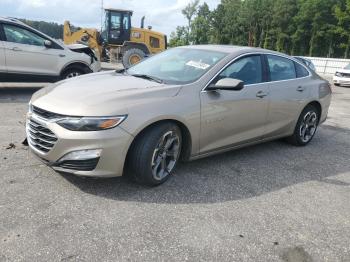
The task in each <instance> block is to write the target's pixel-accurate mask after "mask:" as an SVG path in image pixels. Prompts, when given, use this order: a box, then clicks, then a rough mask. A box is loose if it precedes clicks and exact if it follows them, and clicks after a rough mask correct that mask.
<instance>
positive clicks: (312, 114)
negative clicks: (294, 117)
mask: <svg viewBox="0 0 350 262" xmlns="http://www.w3.org/2000/svg"><path fill="white" fill-rule="evenodd" d="M319 121H320V112H319V110H318V109H317V108H316V107H315V106H313V105H308V106H307V107H305V109H304V110H303V112H301V114H300V116H299V119H298V122H297V124H296V127H295V130H294V133H293V135H292V136H290V137H288V138H287V141H288V142H289V143H290V144H292V145H295V146H306V145H307V144H308V143H310V142H311V140H312V139H313V137H314V135H315V133H316V131H317V127H318V124H319Z"/></svg>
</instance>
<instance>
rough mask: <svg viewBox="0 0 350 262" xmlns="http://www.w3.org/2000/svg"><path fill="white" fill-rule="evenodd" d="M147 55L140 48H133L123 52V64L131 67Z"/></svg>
mask: <svg viewBox="0 0 350 262" xmlns="http://www.w3.org/2000/svg"><path fill="white" fill-rule="evenodd" d="M145 56H146V54H145V52H143V51H142V50H141V49H138V48H131V49H129V50H127V51H125V53H124V54H123V65H124V67H125V68H129V67H131V66H132V65H134V64H137V63H139V62H140V61H141V60H142V59H143V58H144V57H145Z"/></svg>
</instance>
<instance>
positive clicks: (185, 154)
mask: <svg viewBox="0 0 350 262" xmlns="http://www.w3.org/2000/svg"><path fill="white" fill-rule="evenodd" d="M162 123H174V124H175V125H177V126H178V127H179V128H180V130H181V135H182V148H181V153H180V158H181V160H183V161H188V160H189V159H190V157H191V153H192V135H191V132H190V130H189V128H188V127H187V126H186V125H185V124H184V123H183V122H182V121H179V120H178V119H174V118H167V119H161V120H156V121H153V122H151V123H148V124H147V125H145V126H144V127H143V128H141V129H140V130H139V131H138V132H137V133H136V135H135V136H134V138H133V139H132V141H131V143H130V145H129V147H128V150H127V154H126V158H128V156H129V152H130V148H131V147H132V145H133V144H134V143H135V142H136V141H137V140H138V138H139V137H141V136H142V135H143V134H144V133H145V132H146V131H147V130H149V129H150V128H153V127H154V126H157V125H159V124H162Z"/></svg>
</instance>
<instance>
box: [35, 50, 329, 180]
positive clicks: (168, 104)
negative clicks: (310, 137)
mask: <svg viewBox="0 0 350 262" xmlns="http://www.w3.org/2000/svg"><path fill="white" fill-rule="evenodd" d="M184 48H199V49H203V50H221V51H223V52H227V56H226V57H224V58H223V59H222V60H221V61H219V62H218V63H217V64H216V65H214V66H213V67H212V68H211V69H210V70H209V71H208V72H207V73H205V74H204V75H203V76H202V77H201V78H199V79H198V80H196V81H194V82H193V83H189V84H184V85H170V84H162V83H157V82H154V81H150V80H146V79H142V78H137V77H134V76H130V75H127V74H121V73H116V72H114V71H110V72H101V73H96V74H90V75H84V76H81V77H77V78H75V79H71V80H65V81H61V82H59V83H56V84H53V85H51V86H49V87H47V88H44V89H42V90H40V91H38V92H37V93H35V94H34V95H33V97H32V99H31V103H32V104H33V105H34V106H36V107H39V108H42V109H44V110H48V111H50V112H54V113H58V114H62V115H69V116H96V117H98V116H118V115H127V118H126V120H125V121H123V122H122V123H121V124H120V125H119V126H118V127H117V128H113V129H111V130H108V132H107V131H98V132H74V131H69V130H65V129H63V128H62V127H60V126H58V125H57V124H56V123H49V125H50V128H52V130H53V131H54V132H56V133H57V134H58V135H59V139H60V140H61V139H62V140H63V141H62V142H61V143H62V146H57V147H55V148H54V149H53V150H52V152H50V153H49V154H48V155H46V154H43V155H41V158H44V159H47V160H48V161H50V162H55V161H57V160H58V159H59V157H62V154H64V153H67V152H68V151H69V150H75V149H95V148H96V146H98V145H101V147H102V148H104V147H106V148H107V149H106V150H107V153H106V154H108V156H106V155H105V154H103V155H104V156H105V157H106V159H107V160H106V161H112V160H111V159H112V158H113V157H115V161H116V162H117V163H118V167H116V166H114V167H113V168H112V169H113V170H114V175H121V174H120V170H122V169H123V167H124V162H123V161H124V160H125V157H126V154H127V152H128V149H129V147H130V145H131V143H132V142H133V141H134V139H135V138H136V137H137V136H139V135H140V134H141V133H142V132H143V131H144V130H145V129H146V128H147V127H149V126H151V125H153V124H155V123H158V122H159V121H174V122H175V123H179V124H181V127H183V128H186V129H187V130H188V132H189V134H190V137H191V143H190V145H188V146H190V150H189V151H190V155H189V159H190V160H192V159H197V158H201V157H204V156H207V155H211V154H215V153H219V152H224V151H226V150H229V149H231V148H239V147H242V146H246V145H250V144H255V143H258V142H262V141H268V140H271V139H273V138H276V137H283V136H287V135H291V134H292V133H293V131H294V129H295V125H296V122H297V120H298V117H299V115H300V113H301V111H302V110H303V109H304V108H305V106H306V105H307V104H309V103H311V102H316V103H319V104H320V106H321V111H322V114H321V121H320V122H323V121H324V120H325V119H326V117H327V113H328V107H329V104H330V99H331V91H330V88H329V86H328V82H327V81H325V80H323V79H322V78H320V77H319V76H318V75H317V74H316V73H314V72H311V70H308V72H309V76H307V77H303V78H299V79H295V80H286V81H276V82H264V83H260V84H252V85H246V86H245V87H244V88H243V89H242V90H241V91H225V90H219V91H208V90H206V87H207V86H208V85H209V84H210V83H211V82H212V81H213V79H214V78H215V77H216V75H217V74H218V73H219V72H220V71H222V70H223V69H224V68H225V67H226V66H227V65H228V64H230V63H232V62H234V61H235V60H236V59H237V58H238V57H240V56H241V55H246V54H262V55H265V54H278V55H280V56H284V57H285V58H288V59H291V60H292V61H295V62H297V60H295V59H293V58H290V57H288V56H286V55H283V54H280V53H277V52H273V51H268V50H263V49H255V48H246V47H244V48H240V47H228V46H223V47H221V46H192V47H184ZM297 63H299V62H297ZM304 67H305V66H304ZM305 68H306V67H305ZM299 87H303V90H302V91H300V90H299V89H298V88H299ZM259 91H264V92H265V93H266V94H267V95H266V96H265V97H263V98H259V97H257V93H258V92H259ZM29 117H30V116H29ZM44 122H45V121H44ZM104 132H106V133H104ZM121 134H122V135H121ZM105 135H106V137H107V139H106V140H107V144H108V141H109V139H108V137H115V136H116V137H120V140H118V139H117V140H118V141H119V142H118V144H115V143H113V142H112V141H109V142H110V143H111V144H113V145H114V146H113V148H114V150H115V151H116V152H117V154H116V155H113V154H112V153H111V151H110V147H109V146H107V145H106V143H105V141H102V140H103V139H104V136H105ZM93 137H96V139H102V140H101V143H100V144H99V143H98V142H97V140H96V141H92V140H93ZM79 139H81V140H82V142H81V144H79ZM89 139H92V140H91V141H90V140H89ZM121 140H122V141H121ZM90 142H91V143H90ZM70 143H71V144H70ZM66 147H67V150H65V148H66ZM116 147H118V149H117V148H116ZM56 148H57V149H56ZM58 149H59V150H58ZM56 150H57V151H56ZM118 154H123V156H122V157H120V156H118ZM101 161H103V162H101V163H105V162H104V161H105V160H104V158H103V160H101ZM106 165H107V166H108V167H109V171H111V168H110V167H111V165H109V164H106ZM101 168H102V167H101V166H100V164H99V166H98V168H97V172H96V176H99V175H100V174H102V173H103V176H107V175H108V174H107V173H106V172H104V171H103V172H100V170H101ZM105 171H106V170H105ZM72 173H77V172H72ZM84 174H86V173H84V172H83V173H80V175H84ZM93 174H94V172H90V173H88V174H87V175H93ZM109 175H111V176H112V175H113V174H112V173H111V174H109ZM109 175H108V176H109Z"/></svg>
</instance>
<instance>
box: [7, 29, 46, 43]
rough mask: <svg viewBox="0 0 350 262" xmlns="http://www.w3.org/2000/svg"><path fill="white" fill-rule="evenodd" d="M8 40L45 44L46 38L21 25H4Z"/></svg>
mask: <svg viewBox="0 0 350 262" xmlns="http://www.w3.org/2000/svg"><path fill="white" fill-rule="evenodd" d="M3 27H4V31H5V36H6V41H7V42H12V43H18V44H24V45H35V46H44V41H45V39H44V38H42V37H40V36H39V35H37V34H35V33H32V32H31V31H29V30H26V29H24V28H21V27H17V26H13V25H3Z"/></svg>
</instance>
